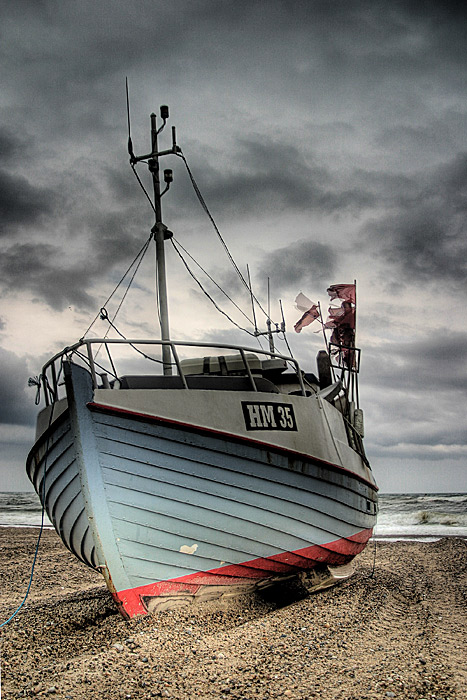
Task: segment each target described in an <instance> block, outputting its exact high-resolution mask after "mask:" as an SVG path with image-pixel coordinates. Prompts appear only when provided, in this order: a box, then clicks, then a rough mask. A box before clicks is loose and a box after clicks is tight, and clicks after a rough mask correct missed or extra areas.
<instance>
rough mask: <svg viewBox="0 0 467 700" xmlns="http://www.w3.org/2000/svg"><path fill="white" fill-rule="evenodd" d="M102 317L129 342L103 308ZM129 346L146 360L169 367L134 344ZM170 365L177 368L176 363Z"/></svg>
mask: <svg viewBox="0 0 467 700" xmlns="http://www.w3.org/2000/svg"><path fill="white" fill-rule="evenodd" d="M100 316H101V319H102V320H103V321H107V323H109V324H110V326H112V328H113V329H114V331H115V332H116V333H118V335H119V336H120V338H123V340H126V341H127V342H128V338H126V337H125V336H124V335H123V333H122V332H121V331H119V330H118V328H117V326H116V325H115V324H114V323H113V322H112V321H111V320H110V318H109V315H108V313H107V309H105V308H104V307H103V308H102V309H101V310H100ZM128 345H129V346H130V347H132V348H133V350H136V352H138V353H139V354H140V355H142V356H143V357H144V358H146V360H151V361H152V362H157V363H158V364H161V365H167V364H168V363H167V362H164V361H163V360H157V359H156V358H155V357H151V356H150V355H146V353H145V352H143V351H142V350H140V349H139V348H137V347H136V345H134V344H133V343H128ZM170 364H171V365H172V367H174V366H175V362H171V363H170Z"/></svg>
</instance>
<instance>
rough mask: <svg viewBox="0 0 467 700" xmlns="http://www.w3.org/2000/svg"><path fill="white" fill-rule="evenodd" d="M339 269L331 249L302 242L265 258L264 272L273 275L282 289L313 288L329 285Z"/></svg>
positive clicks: (310, 242)
mask: <svg viewBox="0 0 467 700" xmlns="http://www.w3.org/2000/svg"><path fill="white" fill-rule="evenodd" d="M335 269H336V253H335V251H334V250H333V248H332V247H331V246H328V245H325V244H324V243H318V242H316V241H308V240H302V241H298V242H297V243H295V244H291V245H289V246H285V247H284V248H279V249H277V250H275V251H273V252H271V253H269V254H267V255H266V256H265V257H264V258H263V262H262V264H261V268H260V273H261V276H262V277H263V279H265V278H267V277H268V276H270V277H271V278H272V279H273V280H274V283H275V284H276V285H278V287H279V289H280V290H285V289H287V288H291V287H293V288H294V289H296V291H297V293H298V291H299V287H303V288H307V287H308V288H309V287H311V286H316V283H317V282H325V283H328V282H329V280H330V279H331V278H332V276H333V274H334V271H335Z"/></svg>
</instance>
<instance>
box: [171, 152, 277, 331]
mask: <svg viewBox="0 0 467 700" xmlns="http://www.w3.org/2000/svg"><path fill="white" fill-rule="evenodd" d="M177 155H178V156H179V157H180V158H181V159H182V160H183V162H184V163H185V167H186V170H187V173H188V177H189V178H190V180H191V184H192V185H193V189H194V191H195V193H196V196H197V197H198V200H199V203H200V204H201V206H202V208H203V209H204V211H205V213H206V215H207V217H208V218H209V220H210V222H211V224H212V226H213V228H214V230H215V232H216V233H217V236H218V238H219V240H220V242H221V244H222V246H223V248H224V250H225V252H226V254H227V257H228V259H229V260H230V262H231V264H232V266H233V268H234V270H235V272H236V273H237V275H238V277H239V278H240V281H241V282H242V284H243V286H244V287H245V289H246V290H247V292H248V294H249V295H251V296H252V298H253V299H254V300H255V302H256V303H257V305H258V307H259V308H260V309H261V311H262V312H263V314H264V315H265V316H266V318H269V316H268V314H267V312H266V311H265V310H264V309H263V307H262V305H261V303H260V302H259V301H258V299H257V298H256V297H255V296H254V294H253V292H252V290H251V289H250V287H249V285H248V282H247V281H246V279H245V277H244V276H243V275H242V273H241V271H240V268H239V267H238V265H237V263H236V262H235V260H234V259H233V256H232V254H231V252H230V250H229V248H228V246H227V243H226V242H225V240H224V238H223V237H222V234H221V232H220V231H219V228H218V226H217V224H216V222H215V221H214V218H213V216H212V214H211V212H210V211H209V208H208V206H207V204H206V202H205V200H204V197H203V195H202V194H201V191H200V189H199V187H198V185H197V183H196V180H195V178H194V175H193V173H192V172H191V169H190V166H189V165H188V162H187V159H186V158H185V155H184V154H183V152H182V151H181V150H180V151H178V152H177Z"/></svg>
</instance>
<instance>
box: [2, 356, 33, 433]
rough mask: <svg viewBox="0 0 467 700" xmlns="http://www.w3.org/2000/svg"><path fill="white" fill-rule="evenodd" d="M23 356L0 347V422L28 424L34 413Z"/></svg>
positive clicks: (31, 420)
mask: <svg viewBox="0 0 467 700" xmlns="http://www.w3.org/2000/svg"><path fill="white" fill-rule="evenodd" d="M28 377H29V373H28V368H27V365H26V362H25V361H24V359H23V358H20V357H17V355H15V354H14V353H12V352H9V351H8V350H5V349H4V348H1V347H0V396H1V397H2V400H1V401H0V423H7V424H8V425H15V424H18V425H30V424H31V423H32V422H33V417H34V415H35V413H36V411H35V406H34V390H33V389H31V388H28Z"/></svg>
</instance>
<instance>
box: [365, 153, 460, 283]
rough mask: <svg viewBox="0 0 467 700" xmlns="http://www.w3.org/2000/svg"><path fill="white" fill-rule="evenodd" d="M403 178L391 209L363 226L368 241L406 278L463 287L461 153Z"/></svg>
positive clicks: (395, 193)
mask: <svg viewBox="0 0 467 700" xmlns="http://www.w3.org/2000/svg"><path fill="white" fill-rule="evenodd" d="M407 181H408V183H409V186H408V187H407V189H406V191H405V192H402V191H396V192H393V195H392V199H393V209H395V210H396V212H395V213H393V212H390V213H388V214H386V215H385V216H382V217H381V218H380V219H379V220H378V219H375V220H373V221H372V222H371V223H369V224H367V225H366V226H365V231H366V234H367V236H368V238H369V240H370V241H371V242H372V243H373V244H374V245H376V246H377V247H378V248H379V249H380V251H381V252H382V255H383V257H384V258H385V259H386V260H387V261H388V262H389V263H392V264H393V265H395V266H397V267H399V268H400V270H401V272H402V274H403V275H404V277H405V278H406V279H408V280H410V281H412V282H413V281H414V280H418V281H425V282H428V283H431V282H434V283H436V282H439V281H440V280H444V283H445V284H446V283H447V284H451V285H452V284H460V285H462V286H464V285H465V280H466V262H465V261H466V259H467V236H466V232H465V213H466V210H467V204H466V201H467V200H466V192H467V155H466V154H461V155H459V156H457V157H456V158H455V159H453V160H452V161H451V162H450V163H448V164H447V165H443V166H439V167H437V168H436V169H434V170H432V171H431V172H430V173H429V175H428V176H427V174H426V173H417V174H415V175H413V176H412V177H411V178H410V177H409V178H407ZM389 199H390V198H389ZM386 204H389V202H386ZM388 209H389V206H388Z"/></svg>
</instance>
